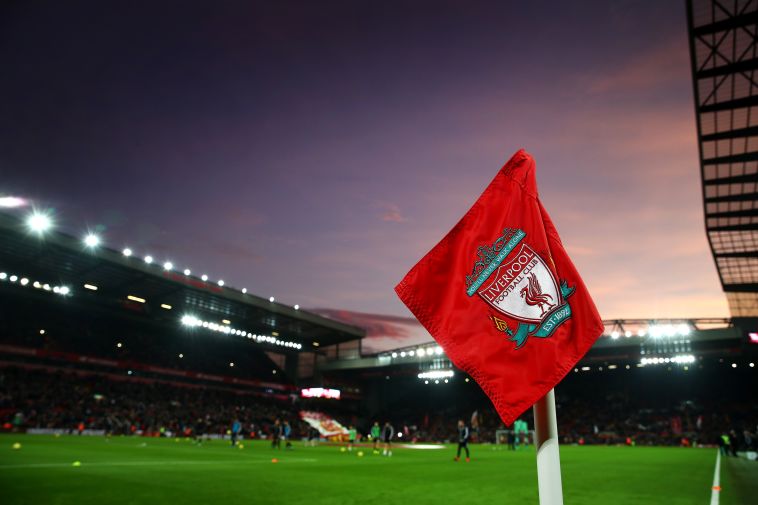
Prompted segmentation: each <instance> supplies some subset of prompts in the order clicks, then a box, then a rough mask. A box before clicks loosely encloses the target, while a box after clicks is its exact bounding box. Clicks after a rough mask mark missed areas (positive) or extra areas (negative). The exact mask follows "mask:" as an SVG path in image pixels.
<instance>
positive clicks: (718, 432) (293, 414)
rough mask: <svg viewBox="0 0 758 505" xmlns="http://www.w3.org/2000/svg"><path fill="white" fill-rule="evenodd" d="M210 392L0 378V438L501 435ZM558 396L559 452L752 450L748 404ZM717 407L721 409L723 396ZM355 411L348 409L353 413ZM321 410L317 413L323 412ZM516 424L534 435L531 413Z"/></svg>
mask: <svg viewBox="0 0 758 505" xmlns="http://www.w3.org/2000/svg"><path fill="white" fill-rule="evenodd" d="M241 391H244V390H239V391H233V390H229V389H223V388H221V389H219V388H212V387H207V386H203V387H188V386H187V385H186V384H184V385H175V384H168V383H161V382H150V381H147V382H145V381H142V382H138V381H130V380H128V379H126V378H124V379H120V380H112V379H109V378H104V377H103V376H102V375H96V374H92V375H82V374H81V373H79V374H74V373H67V372H55V373H51V372H49V371H43V370H34V369H24V368H17V367H4V368H0V426H2V427H3V429H5V430H23V429H28V428H49V429H63V430H71V431H73V432H76V431H77V430H79V429H88V430H103V431H104V432H106V433H111V434H145V435H160V434H165V433H169V434H177V435H179V436H193V437H195V436H198V435H214V434H215V435H222V434H224V433H226V431H227V430H228V429H229V427H230V426H231V424H232V423H233V422H234V421H235V420H238V421H239V422H240V423H241V425H242V433H243V435H244V436H245V437H246V438H248V437H250V436H255V437H261V438H265V437H267V436H269V434H270V433H271V432H272V430H273V425H274V422H275V420H276V419H281V420H282V421H285V420H286V421H289V423H290V425H291V426H292V436H293V438H296V437H303V436H308V431H309V429H308V427H307V425H305V424H304V423H302V422H301V421H300V420H299V416H298V411H299V410H301V409H319V408H320V409H322V410H326V413H327V414H329V415H332V416H334V417H335V418H336V419H337V420H339V421H340V422H342V424H343V425H345V426H348V425H355V426H357V427H358V430H359V431H360V432H364V433H367V432H368V430H369V428H370V425H371V424H372V423H373V422H374V421H378V422H380V423H383V422H384V421H386V420H389V421H391V422H392V423H393V425H394V426H395V430H396V433H398V434H399V435H400V434H402V435H400V436H398V441H400V439H402V441H407V442H413V441H418V442H449V441H452V440H454V437H455V434H456V427H455V424H456V422H457V420H458V419H463V420H464V421H465V422H466V423H467V424H469V425H470V426H472V428H473V430H472V431H473V433H474V441H480V442H494V441H495V439H496V433H497V432H498V430H504V429H506V427H505V426H503V425H502V423H501V421H500V419H499V417H498V416H497V414H496V413H495V411H494V409H492V407H491V406H489V405H487V404H486V402H484V403H483V404H482V405H484V406H482V407H479V408H478V409H476V414H475V415H472V414H473V412H474V411H473V410H471V409H468V407H462V406H461V405H459V404H456V402H450V404H449V405H448V406H446V407H443V408H438V409H435V410H434V411H433V413H431V414H429V413H424V412H423V410H421V409H419V408H416V409H414V408H411V407H408V408H405V409H395V410H390V411H389V412H390V413H389V415H386V416H384V415H377V416H375V417H376V418H369V417H368V416H366V415H364V414H365V413H362V412H360V410H359V409H358V408H351V407H349V406H348V404H343V402H339V403H337V402H334V403H331V404H329V403H328V401H327V402H326V403H321V405H320V406H314V405H313V404H312V403H311V402H309V401H305V402H303V401H302V400H297V399H296V398H295V397H291V398H290V399H289V400H274V399H270V398H265V397H260V396H253V395H250V394H243V393H241ZM570 393H571V388H568V389H567V392H566V393H564V394H562V393H561V391H560V390H559V392H558V394H557V398H558V418H559V435H560V437H561V442H562V443H567V444H580V445H581V444H627V445H677V446H679V445H684V446H695V445H701V444H705V445H716V444H719V445H722V446H724V447H725V452H726V453H727V454H729V453H730V452H734V451H737V450H748V449H752V450H755V449H756V448H757V445H758V441H757V440H756V432H757V431H758V427H757V426H756V425H757V424H758V409H757V408H756V405H755V402H754V401H753V399H752V398H751V397H749V396H745V395H741V394H734V395H731V396H729V395H727V396H729V398H727V399H726V400H727V401H719V402H715V401H714V400H713V399H710V400H709V399H708V398H709V397H705V398H700V399H699V400H698V401H692V400H679V401H672V400H671V399H670V398H660V397H655V395H650V396H642V395H640V394H639V391H637V390H633V392H632V393H630V392H628V391H626V392H625V391H623V390H620V389H619V390H616V389H613V387H612V386H611V387H609V389H608V390H607V391H605V392H604V393H600V394H594V395H592V394H587V395H573V394H570ZM718 398H720V399H721V400H724V398H725V396H724V395H719V396H718ZM353 405H354V406H355V407H357V405H358V404H357V403H355V404H353ZM324 407H326V409H324ZM522 419H524V420H526V422H527V424H528V426H529V427H530V428H532V427H533V426H534V424H533V421H532V419H531V412H530V411H527V412H526V413H525V414H524V415H523V416H522Z"/></svg>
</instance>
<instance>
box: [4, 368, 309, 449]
mask: <svg viewBox="0 0 758 505" xmlns="http://www.w3.org/2000/svg"><path fill="white" fill-rule="evenodd" d="M276 419H281V420H288V421H289V422H290V423H291V424H292V425H293V426H295V427H297V426H298V422H299V421H298V417H297V413H296V411H295V409H294V408H293V407H292V405H291V404H288V403H287V402H282V401H269V400H266V399H265V398H260V397H257V396H251V395H245V394H239V393H237V392H232V391H226V390H219V389H213V388H205V387H197V388H194V387H183V386H175V385H170V384H164V383H144V382H132V381H128V380H118V381H116V380H108V379H104V378H103V377H102V376H98V375H85V376H81V375H77V374H72V373H64V372H57V373H49V372H47V371H40V370H26V369H21V368H15V367H6V368H1V369H0V425H1V426H2V427H3V428H4V429H5V430H24V429H28V428H48V429H62V430H69V431H72V432H76V431H79V430H80V429H87V430H104V431H105V432H106V433H110V434H117V435H118V434H124V435H127V434H145V435H156V434H158V435H159V434H165V433H171V434H177V435H181V436H192V437H196V436H199V435H213V434H219V435H220V434H224V433H226V431H227V430H228V429H229V427H230V426H231V424H232V423H233V422H234V421H235V420H238V421H239V422H240V423H241V424H242V427H243V433H244V434H245V435H246V436H247V437H249V436H250V435H251V434H252V435H253V436H256V437H262V436H266V435H267V434H268V433H270V432H271V429H272V426H273V424H274V422H275V420H276Z"/></svg>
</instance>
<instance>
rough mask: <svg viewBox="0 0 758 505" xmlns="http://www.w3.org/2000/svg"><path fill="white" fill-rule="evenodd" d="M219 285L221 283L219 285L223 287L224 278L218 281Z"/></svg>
mask: <svg viewBox="0 0 758 505" xmlns="http://www.w3.org/2000/svg"><path fill="white" fill-rule="evenodd" d="M218 285H219V286H222V287H223V285H224V280H223V279H221V280H219V281H218Z"/></svg>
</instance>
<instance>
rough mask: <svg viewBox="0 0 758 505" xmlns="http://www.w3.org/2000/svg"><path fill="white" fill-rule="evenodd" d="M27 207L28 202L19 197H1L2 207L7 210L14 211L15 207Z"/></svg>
mask: <svg viewBox="0 0 758 505" xmlns="http://www.w3.org/2000/svg"><path fill="white" fill-rule="evenodd" d="M24 205H26V200H24V199H23V198H19V197H17V196H1V197H0V207H5V208H6V209H12V208H14V207H23V206H24Z"/></svg>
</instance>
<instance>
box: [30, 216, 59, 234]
mask: <svg viewBox="0 0 758 505" xmlns="http://www.w3.org/2000/svg"><path fill="white" fill-rule="evenodd" d="M26 226H28V227H29V229H30V230H31V231H32V232H34V233H36V234H38V235H41V234H43V233H45V232H46V231H47V230H49V229H50V228H52V226H53V220H52V219H50V215H49V214H48V213H46V212H39V211H34V212H32V214H31V215H30V216H29V217H27V218H26Z"/></svg>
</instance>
